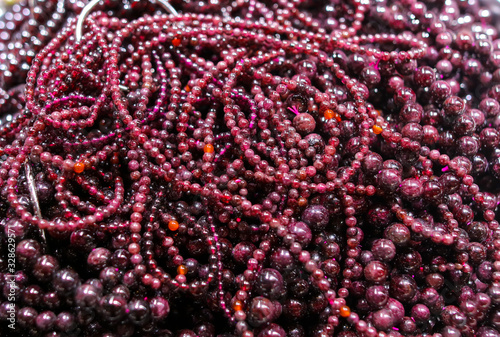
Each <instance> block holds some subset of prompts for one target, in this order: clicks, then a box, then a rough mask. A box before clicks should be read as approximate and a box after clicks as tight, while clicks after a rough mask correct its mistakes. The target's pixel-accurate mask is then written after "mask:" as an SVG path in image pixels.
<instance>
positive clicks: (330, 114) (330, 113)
mask: <svg viewBox="0 0 500 337" xmlns="http://www.w3.org/2000/svg"><path fill="white" fill-rule="evenodd" d="M334 114H335V112H333V110H330V109H328V110H325V113H324V114H323V116H325V119H332V118H333V117H335V115H334Z"/></svg>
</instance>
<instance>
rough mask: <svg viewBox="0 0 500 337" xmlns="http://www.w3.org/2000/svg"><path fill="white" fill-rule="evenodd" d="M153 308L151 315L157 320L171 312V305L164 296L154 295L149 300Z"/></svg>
mask: <svg viewBox="0 0 500 337" xmlns="http://www.w3.org/2000/svg"><path fill="white" fill-rule="evenodd" d="M149 307H150V308H151V316H152V317H153V319H155V320H162V319H164V318H165V317H167V316H168V314H169V313H170V305H169V304H168V301H167V300H166V299H165V298H163V297H154V298H152V299H151V301H150V302H149Z"/></svg>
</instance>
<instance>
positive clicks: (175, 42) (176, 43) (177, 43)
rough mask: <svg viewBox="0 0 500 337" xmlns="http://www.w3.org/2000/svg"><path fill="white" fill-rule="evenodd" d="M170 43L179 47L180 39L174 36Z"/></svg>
mask: <svg viewBox="0 0 500 337" xmlns="http://www.w3.org/2000/svg"><path fill="white" fill-rule="evenodd" d="M172 45H173V46H174V47H179V46H180V45H181V39H179V38H178V37H176V38H174V39H173V40H172Z"/></svg>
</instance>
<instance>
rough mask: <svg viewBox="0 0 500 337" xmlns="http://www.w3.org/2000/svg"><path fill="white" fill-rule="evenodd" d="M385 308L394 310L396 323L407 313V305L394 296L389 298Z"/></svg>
mask: <svg viewBox="0 0 500 337" xmlns="http://www.w3.org/2000/svg"><path fill="white" fill-rule="evenodd" d="M385 308H386V309H389V310H390V311H391V312H392V315H393V318H394V324H399V323H400V322H401V320H402V319H403V317H404V315H405V307H404V306H403V304H401V302H399V301H398V300H395V299H394V298H389V300H388V301H387V305H386V306H385Z"/></svg>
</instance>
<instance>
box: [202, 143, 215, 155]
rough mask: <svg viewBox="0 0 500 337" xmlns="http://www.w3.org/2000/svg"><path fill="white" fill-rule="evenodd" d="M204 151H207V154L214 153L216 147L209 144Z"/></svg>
mask: <svg viewBox="0 0 500 337" xmlns="http://www.w3.org/2000/svg"><path fill="white" fill-rule="evenodd" d="M203 151H205V153H212V152H214V146H213V145H212V144H207V145H205V146H204V147H203Z"/></svg>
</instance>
